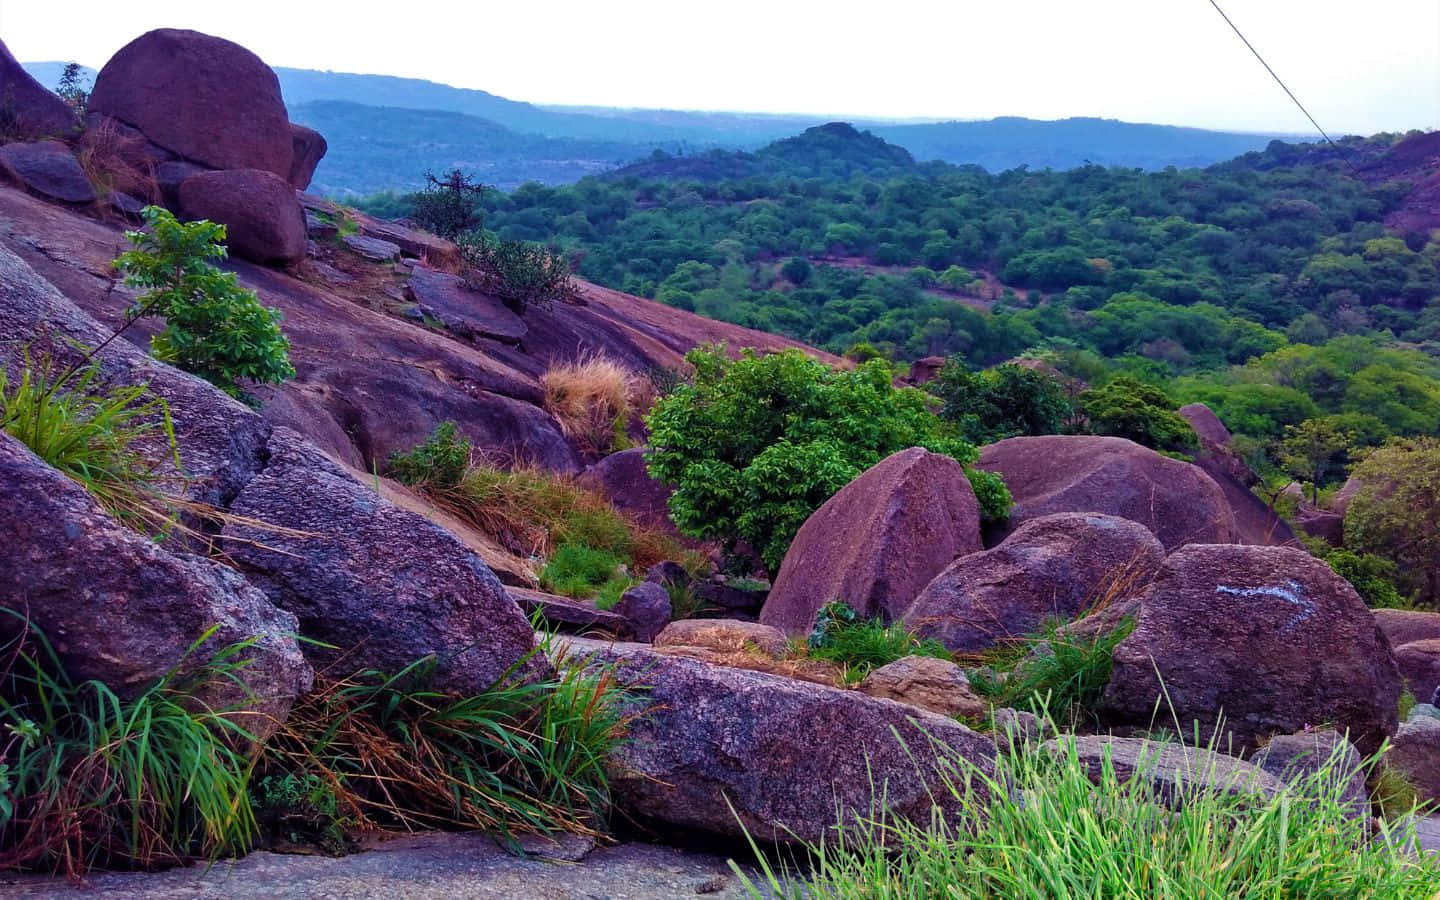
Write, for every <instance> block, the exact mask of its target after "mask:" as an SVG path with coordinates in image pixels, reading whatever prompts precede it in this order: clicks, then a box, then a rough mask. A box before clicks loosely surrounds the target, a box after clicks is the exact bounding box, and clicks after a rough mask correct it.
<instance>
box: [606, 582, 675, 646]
mask: <svg viewBox="0 0 1440 900" xmlns="http://www.w3.org/2000/svg"><path fill="white" fill-rule="evenodd" d="M613 612H614V613H615V615H617V616H620V617H621V618H622V619H624V620H625V628H624V629H623V632H622V633H623V634H624V635H625V636H626V637H632V638H634V639H635V640H637V641H653V640H655V636H656V635H658V634H659V633H660V631H661V629H663V628H664V627H665V626H666V625H667V624H669V622H670V615H671V609H670V592H669V591H667V590H665V586H664V585H663V584H656V583H655V582H653V581H642V582H641V583H640V584H637V585H635V586H634V587H632V588H630V589H629V590H627V591H626V592H625V593H623V594H621V595H620V602H619V603H616V604H615V608H614V610H613Z"/></svg>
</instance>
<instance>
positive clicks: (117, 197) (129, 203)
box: [105, 191, 145, 222]
mask: <svg viewBox="0 0 1440 900" xmlns="http://www.w3.org/2000/svg"><path fill="white" fill-rule="evenodd" d="M105 202H106V203H108V204H110V208H111V209H113V210H115V212H117V213H119V214H120V215H122V216H124V217H125V218H127V219H131V220H133V221H137V222H138V221H139V220H140V212H141V210H143V209H144V208H145V202H144V201H143V200H139V199H137V198H135V197H132V196H130V195H129V194H124V193H121V192H120V191H111V192H110V193H108V194H106V195H105Z"/></svg>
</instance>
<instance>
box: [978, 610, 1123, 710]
mask: <svg viewBox="0 0 1440 900" xmlns="http://www.w3.org/2000/svg"><path fill="white" fill-rule="evenodd" d="M1133 628H1134V622H1133V621H1132V620H1129V619H1125V620H1122V621H1121V622H1120V623H1119V624H1118V625H1117V627H1116V628H1115V629H1114V630H1112V631H1109V632H1107V633H1105V634H1102V635H1098V636H1095V637H1067V636H1065V635H1064V634H1062V633H1061V632H1060V630H1059V628H1058V627H1057V626H1053V625H1052V626H1050V627H1049V628H1047V629H1046V631H1045V632H1044V634H1043V636H1042V637H1041V638H1039V639H1036V640H1035V641H1033V642H1025V643H1022V644H1021V645H1020V646H1029V647H1030V648H1031V652H1030V653H1029V654H1028V655H1026V656H1024V657H1023V658H1020V659H1019V660H1018V661H1014V662H1013V668H1010V670H1009V672H1008V673H1007V674H1006V676H1005V677H1004V678H1003V679H1001V678H998V677H996V676H995V675H993V674H990V673H988V672H986V671H985V670H983V669H982V670H979V671H976V672H974V673H973V674H972V676H971V678H970V683H971V686H972V687H974V688H975V691H976V693H978V694H980V695H981V696H982V697H985V698H986V699H988V700H990V701H991V702H993V703H994V704H995V705H996V706H1008V707H1013V708H1017V709H1035V710H1037V711H1043V712H1044V713H1045V714H1046V715H1047V716H1049V717H1050V718H1051V719H1054V720H1055V721H1057V722H1063V723H1067V724H1070V723H1078V722H1081V721H1084V720H1093V710H1094V708H1095V705H1096V704H1097V703H1098V702H1099V701H1100V696H1101V694H1103V693H1104V692H1105V686H1106V685H1108V684H1109V683H1110V674H1111V671H1112V669H1113V667H1114V660H1113V659H1112V656H1111V655H1112V653H1113V652H1114V650H1115V647H1116V646H1117V645H1119V643H1120V642H1121V641H1123V640H1124V639H1125V638H1126V637H1127V636H1129V634H1130V632H1131V630H1133ZM1001 652H1002V653H1004V650H1003V649H1002V651H1001ZM1012 659H1013V657H1012Z"/></svg>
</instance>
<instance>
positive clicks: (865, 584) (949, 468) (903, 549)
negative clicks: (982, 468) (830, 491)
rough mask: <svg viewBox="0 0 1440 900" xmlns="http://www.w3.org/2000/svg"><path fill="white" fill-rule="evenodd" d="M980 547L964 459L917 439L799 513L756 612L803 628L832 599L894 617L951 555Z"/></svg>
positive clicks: (790, 628) (791, 630)
mask: <svg viewBox="0 0 1440 900" xmlns="http://www.w3.org/2000/svg"><path fill="white" fill-rule="evenodd" d="M980 547H981V545H980V507H979V504H978V503H977V502H976V500H975V492H974V490H973V489H972V488H971V487H970V479H969V478H968V477H966V475H965V469H964V467H962V466H961V465H960V464H959V463H958V462H956V461H955V460H953V459H951V458H950V457H948V456H943V455H941V454H938V453H931V452H930V451H928V450H925V449H922V448H920V447H911V448H910V449H909V450H901V451H900V452H899V453H895V454H892V455H891V456H888V457H886V458H885V459H883V460H881V461H880V462H878V463H876V464H875V465H874V466H871V467H870V468H869V469H867V470H866V471H865V472H863V473H861V474H860V476H859V477H857V478H856V479H855V480H854V481H852V482H850V483H849V484H847V485H846V486H845V487H843V488H841V489H840V491H839V492H838V493H836V494H835V496H833V497H831V498H830V499H829V500H827V501H825V503H824V505H823V506H821V507H820V508H819V509H817V510H816V511H815V512H814V513H812V514H811V516H810V518H808V519H806V520H805V524H804V525H802V526H801V527H800V531H799V532H798V533H797V534H796V535H795V541H794V543H792V544H791V545H790V549H789V551H788V552H786V554H785V559H784V561H783V562H782V563H781V564H780V574H779V575H778V576H776V579H775V585H774V587H773V588H772V589H771V591H770V596H769V597H768V598H766V600H765V606H764V608H763V609H762V610H761V611H760V621H761V622H763V623H764V624H766V625H773V626H775V627H776V628H779V629H780V630H782V631H784V632H786V633H788V634H805V633H808V632H809V631H810V629H812V628H814V627H815V616H816V614H817V613H818V612H819V611H820V608H821V607H822V606H824V605H825V604H827V603H829V602H831V601H833V600H840V601H843V602H845V603H847V604H849V605H850V607H851V608H852V609H854V610H855V611H856V612H858V613H860V614H861V615H862V616H865V617H867V618H870V617H875V616H881V617H883V618H885V619H887V620H893V619H897V618H899V617H900V614H901V613H903V612H904V611H905V609H906V607H908V606H909V605H910V603H911V602H912V601H913V600H914V599H915V597H916V595H918V594H919V593H920V590H921V589H922V588H923V587H925V585H926V584H927V583H929V581H930V579H932V578H934V577H935V576H936V575H937V574H939V573H940V571H941V570H942V569H944V568H945V567H946V566H948V565H949V564H950V562H951V561H952V560H954V559H955V557H957V556H962V555H964V554H967V553H974V552H976V551H978V550H979V549H980Z"/></svg>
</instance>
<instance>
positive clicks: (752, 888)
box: [737, 744, 1440, 900]
mask: <svg viewBox="0 0 1440 900" xmlns="http://www.w3.org/2000/svg"><path fill="white" fill-rule="evenodd" d="M1061 747H1062V749H1060V750H1059V751H1057V752H1049V751H1047V750H1044V749H1041V748H1039V747H1036V746H1034V745H1031V744H1023V745H1020V746H1018V747H1012V748H1011V752H1002V753H1001V754H1000V755H999V757H998V759H997V761H996V768H995V772H994V774H993V775H992V774H986V773H984V772H982V771H980V770H979V769H978V768H976V767H975V766H974V765H973V764H971V763H969V762H968V761H966V760H959V761H957V763H956V765H957V767H958V768H957V770H956V771H955V772H954V773H953V774H952V775H951V776H949V777H948V778H947V779H946V784H945V785H944V786H942V787H941V788H940V790H942V791H944V792H946V793H948V794H950V795H952V796H953V798H954V800H955V801H956V803H957V804H958V805H959V807H960V809H961V813H960V815H959V816H958V817H957V818H956V819H955V820H954V821H956V822H966V823H969V824H968V825H966V826H964V827H949V828H946V827H924V826H922V825H916V824H913V823H910V822H908V821H904V820H898V821H890V820H886V819H884V818H879V817H874V818H866V819H861V820H860V821H858V822H856V823H854V824H855V826H856V827H855V828H854V829H853V830H851V831H849V832H848V833H846V834H845V835H844V837H843V838H837V839H836V840H834V841H832V842H830V843H828V844H825V845H816V846H812V847H811V848H810V850H811V851H812V854H813V866H812V867H810V868H808V869H803V870H791V869H785V868H777V867H774V866H771V865H763V864H762V865H763V874H762V877H761V878H760V883H759V884H756V883H754V882H753V881H751V880H750V879H749V878H747V877H746V876H745V875H744V874H743V873H739V870H738V869H737V873H739V874H740V877H741V879H742V880H743V881H744V883H745V886H746V888H747V889H748V891H749V892H750V894H751V896H754V897H757V898H758V897H762V896H763V897H770V896H778V897H795V898H799V897H835V898H865V900H889V898H918V897H936V896H944V897H956V898H959V897H967V898H968V897H977V898H979V897H1027V898H1050V897H1056V898H1060V897H1067V898H1068V897H1087V898H1088V897H1105V898H1134V900H1142V898H1152V897H1167V898H1175V900H1190V898H1196V900H1200V898H1220V897H1367V898H1425V897H1430V896H1431V895H1432V894H1433V893H1434V892H1435V889H1436V885H1437V884H1440V858H1436V857H1425V858H1421V859H1414V858H1411V857H1410V856H1409V855H1408V854H1407V853H1406V850H1405V847H1406V846H1407V845H1408V844H1410V843H1412V841H1413V832H1412V831H1409V830H1407V827H1406V826H1391V825H1388V824H1385V823H1381V824H1380V825H1379V826H1378V832H1377V833H1372V832H1371V827H1370V824H1369V823H1368V822H1367V821H1366V820H1365V819H1364V818H1363V817H1353V816H1352V815H1351V814H1350V810H1348V809H1347V807H1346V805H1345V803H1344V801H1343V796H1342V794H1343V791H1344V784H1345V782H1346V779H1344V778H1340V777H1336V776H1335V772H1336V771H1337V770H1340V769H1343V766H1344V763H1343V760H1342V757H1341V756H1340V754H1342V753H1343V752H1344V750H1343V748H1337V751H1336V756H1335V757H1332V758H1331V759H1329V760H1327V761H1325V763H1324V765H1323V766H1321V767H1319V770H1318V771H1317V772H1315V773H1314V774H1312V775H1310V776H1308V777H1306V778H1305V779H1303V780H1302V781H1300V782H1298V783H1297V784H1296V785H1294V787H1293V788H1292V789H1291V790H1290V791H1286V792H1280V793H1277V794H1274V795H1271V796H1265V795H1255V794H1251V793H1247V792H1244V791H1237V792H1235V793H1227V792H1222V791H1214V790H1207V789H1206V788H1205V786H1204V781H1205V779H1204V778H1203V777H1199V778H1184V779H1178V780H1177V779H1174V778H1166V777H1162V776H1160V775H1158V774H1156V775H1151V774H1150V772H1151V771H1152V770H1151V766H1153V765H1154V760H1155V757H1156V756H1157V755H1158V754H1151V755H1150V756H1149V757H1148V760H1142V761H1141V763H1140V768H1139V771H1138V773H1137V774H1136V775H1135V776H1134V777H1132V778H1130V779H1128V780H1126V779H1122V778H1120V777H1118V776H1117V774H1116V771H1115V766H1114V765H1113V764H1111V762H1110V760H1109V759H1108V758H1106V759H1105V760H1104V762H1103V764H1102V765H1101V766H1100V767H1099V768H1100V771H1099V773H1098V775H1096V774H1095V773H1092V772H1091V771H1089V770H1088V769H1087V767H1086V764H1085V762H1084V761H1082V760H1081V759H1080V758H1079V757H1078V755H1077V753H1076V752H1075V750H1074V745H1073V744H1071V745H1069V746H1068V748H1066V745H1064V744H1062V745H1061ZM1157 749H1158V746H1157ZM1092 777H1093V779H1094V780H1092ZM967 785H979V786H983V787H984V788H986V790H983V791H975V790H970V789H967ZM1162 786H1163V787H1162ZM1161 790H1163V791H1164V792H1165V795H1166V796H1165V797H1164V798H1162V797H1161V794H1160V791H1161ZM977 823H983V824H977Z"/></svg>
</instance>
